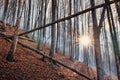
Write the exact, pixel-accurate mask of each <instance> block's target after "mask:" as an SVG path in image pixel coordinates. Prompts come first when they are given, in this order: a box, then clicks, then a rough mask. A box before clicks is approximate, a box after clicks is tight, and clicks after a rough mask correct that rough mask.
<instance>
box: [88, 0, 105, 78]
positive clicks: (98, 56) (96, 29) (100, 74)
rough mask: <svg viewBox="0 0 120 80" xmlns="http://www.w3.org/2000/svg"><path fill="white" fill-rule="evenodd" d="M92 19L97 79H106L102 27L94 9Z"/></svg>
mask: <svg viewBox="0 0 120 80" xmlns="http://www.w3.org/2000/svg"><path fill="white" fill-rule="evenodd" d="M90 3H91V6H92V7H94V6H95V2H94V0H90ZM92 20H93V37H94V52H95V59H96V67H97V80H104V70H103V63H102V57H101V49H100V30H101V28H100V27H98V24H97V18H96V12H95V10H94V9H93V10H92Z"/></svg>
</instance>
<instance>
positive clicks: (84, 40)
mask: <svg viewBox="0 0 120 80" xmlns="http://www.w3.org/2000/svg"><path fill="white" fill-rule="evenodd" d="M79 41H80V43H81V44H82V45H83V46H88V45H90V44H91V39H90V37H89V36H88V35H83V36H81V37H80V38H79Z"/></svg>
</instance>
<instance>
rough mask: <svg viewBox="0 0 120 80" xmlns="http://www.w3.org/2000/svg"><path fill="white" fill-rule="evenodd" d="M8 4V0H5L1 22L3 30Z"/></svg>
mask: <svg viewBox="0 0 120 80" xmlns="http://www.w3.org/2000/svg"><path fill="white" fill-rule="evenodd" d="M8 4H9V0H5V6H4V13H3V24H2V30H3V31H5V26H6V16H7V9H8Z"/></svg>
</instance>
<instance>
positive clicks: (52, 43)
mask: <svg viewBox="0 0 120 80" xmlns="http://www.w3.org/2000/svg"><path fill="white" fill-rule="evenodd" d="M55 9H56V0H52V21H55V14H56V13H55ZM52 26H53V27H52V29H51V49H50V54H49V56H50V57H51V58H52V57H54V54H55V38H56V35H55V34H56V28H55V24H54V25H52Z"/></svg>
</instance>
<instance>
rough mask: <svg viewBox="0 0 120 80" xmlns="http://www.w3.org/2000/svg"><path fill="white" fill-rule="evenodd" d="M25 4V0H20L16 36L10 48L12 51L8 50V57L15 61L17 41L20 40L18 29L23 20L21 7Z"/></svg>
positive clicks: (9, 59) (15, 28)
mask: <svg viewBox="0 0 120 80" xmlns="http://www.w3.org/2000/svg"><path fill="white" fill-rule="evenodd" d="M22 5H23V0H19V6H18V13H19V14H18V16H19V17H18V19H17V22H16V26H15V27H14V30H15V31H14V37H13V42H12V45H11V48H10V51H9V52H8V55H7V57H6V59H7V60H8V61H10V62H14V61H15V59H14V57H13V55H14V53H15V50H16V46H17V42H18V29H19V27H20V21H21V9H22V8H21V7H22Z"/></svg>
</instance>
